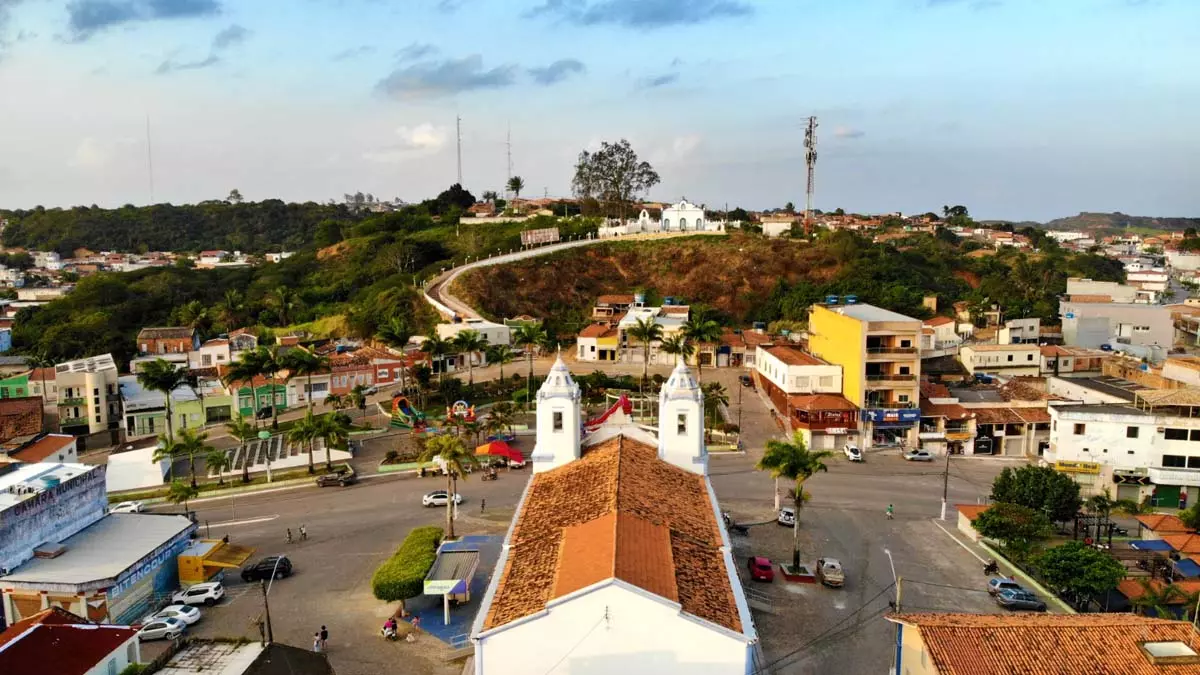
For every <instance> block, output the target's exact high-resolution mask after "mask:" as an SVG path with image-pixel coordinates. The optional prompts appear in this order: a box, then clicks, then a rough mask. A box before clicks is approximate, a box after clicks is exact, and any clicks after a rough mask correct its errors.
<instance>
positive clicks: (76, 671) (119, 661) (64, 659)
mask: <svg viewBox="0 0 1200 675" xmlns="http://www.w3.org/2000/svg"><path fill="white" fill-rule="evenodd" d="M141 660H142V651H141V643H140V642H139V641H138V629H137V628H134V627H132V626H108V625H96V624H94V623H92V622H91V621H88V620H87V619H85V618H83V617H81V616H76V615H75V614H72V613H71V612H67V611H64V610H62V609H58V608H52V609H47V610H44V611H41V612H38V613H37V614H34V615H33V616H31V617H29V618H28V619H23V620H21V621H18V622H17V623H16V624H14V625H12V626H10V627H9V629H8V630H6V631H4V632H3V633H0V673H4V674H5V675H43V674H45V675H50V674H53V675H111V674H112V673H123V672H125V669H126V668H128V667H129V666H130V665H132V664H137V663H140V662H141Z"/></svg>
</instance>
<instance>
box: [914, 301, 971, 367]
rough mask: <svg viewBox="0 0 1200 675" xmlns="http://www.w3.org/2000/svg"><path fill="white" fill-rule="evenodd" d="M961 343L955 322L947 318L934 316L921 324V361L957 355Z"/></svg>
mask: <svg viewBox="0 0 1200 675" xmlns="http://www.w3.org/2000/svg"><path fill="white" fill-rule="evenodd" d="M935 300H936V298H935ZM962 341H963V340H962V336H960V335H959V334H958V324H957V322H955V320H954V319H951V318H950V317H948V316H936V317H934V318H932V319H929V320H928V321H925V322H923V323H922V324H921V358H923V359H933V358H938V357H942V356H951V355H957V354H958V348H959V346H960V345H962Z"/></svg>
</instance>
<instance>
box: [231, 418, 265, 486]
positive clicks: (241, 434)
mask: <svg viewBox="0 0 1200 675" xmlns="http://www.w3.org/2000/svg"><path fill="white" fill-rule="evenodd" d="M225 428H226V429H228V430H229V435H230V436H233V437H234V438H236V439H238V445H240V446H241V450H242V482H243V483H249V482H250V461H249V458H248V457H246V456H245V455H246V444H247V443H249V442H250V441H252V440H254V439H255V438H258V429H257V428H256V427H254V426H251V424H250V423H249V422H247V421H246V419H245V418H244V417H242V416H241V415H238V416H237V417H235V418H233V420H231V421H230V422H229V423H228V424H226V425H225Z"/></svg>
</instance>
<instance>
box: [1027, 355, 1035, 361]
mask: <svg viewBox="0 0 1200 675" xmlns="http://www.w3.org/2000/svg"><path fill="white" fill-rule="evenodd" d="M1025 360H1026V361H1032V360H1033V354H1030V355H1029V358H1027V359H1025Z"/></svg>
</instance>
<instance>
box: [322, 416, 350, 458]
mask: <svg viewBox="0 0 1200 675" xmlns="http://www.w3.org/2000/svg"><path fill="white" fill-rule="evenodd" d="M317 438H319V439H321V440H322V441H324V442H325V469H326V470H327V471H332V470H333V456H332V455H331V454H330V452H331V448H334V447H336V448H338V449H339V450H340V449H342V448H344V447H346V445H347V444H348V443H349V442H350V423H349V420H348V419H347V418H346V416H345V415H339V414H337V413H334V414H332V415H323V416H321V417H318V418H317Z"/></svg>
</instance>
